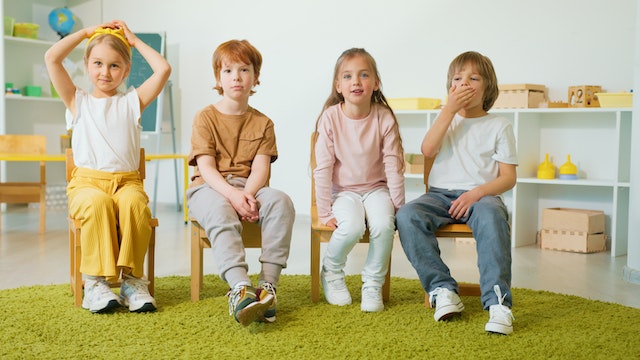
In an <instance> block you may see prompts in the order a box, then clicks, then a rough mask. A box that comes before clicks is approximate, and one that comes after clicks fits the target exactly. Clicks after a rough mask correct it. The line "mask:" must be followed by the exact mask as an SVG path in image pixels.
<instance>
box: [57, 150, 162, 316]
mask: <svg viewBox="0 0 640 360" xmlns="http://www.w3.org/2000/svg"><path fill="white" fill-rule="evenodd" d="M66 157H67V159H66V178H67V182H69V181H70V180H71V174H72V172H73V169H74V168H75V164H74V162H73V150H72V149H67V151H66ZM145 169H146V168H145V155H144V149H142V148H141V149H140V165H139V167H138V172H140V178H141V179H142V180H144V178H145ZM67 220H68V222H69V260H70V261H69V263H70V269H69V276H70V283H71V293H72V294H73V301H74V304H75V306H80V305H82V287H83V285H84V282H83V280H82V273H80V258H81V254H82V248H81V246H80V245H81V244H80V231H81V227H82V221H81V219H74V218H72V217H71V216H69V218H68V219H67ZM149 225H151V239H150V241H149V248H148V249H147V261H146V263H147V264H146V265H147V266H146V275H147V280H148V281H149V294H151V296H153V294H154V290H155V275H154V266H155V247H156V227H157V226H158V219H156V218H152V219H150V220H149ZM120 285H121V279H120V280H119V281H117V282H113V283H110V284H109V286H111V287H119V286H120Z"/></svg>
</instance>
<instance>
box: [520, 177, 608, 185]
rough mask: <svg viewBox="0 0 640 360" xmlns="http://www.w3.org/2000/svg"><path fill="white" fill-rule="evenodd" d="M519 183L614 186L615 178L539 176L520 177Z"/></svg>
mask: <svg viewBox="0 0 640 360" xmlns="http://www.w3.org/2000/svg"><path fill="white" fill-rule="evenodd" d="M517 182H518V184H541V185H567V186H608V187H612V186H614V184H615V182H614V181H613V180H606V179H602V180H587V179H577V180H561V179H548V180H547V179H538V178H518V180H517Z"/></svg>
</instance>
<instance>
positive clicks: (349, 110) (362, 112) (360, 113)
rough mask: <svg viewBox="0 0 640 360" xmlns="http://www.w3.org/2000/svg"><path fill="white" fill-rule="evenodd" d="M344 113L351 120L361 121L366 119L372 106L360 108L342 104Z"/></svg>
mask: <svg viewBox="0 0 640 360" xmlns="http://www.w3.org/2000/svg"><path fill="white" fill-rule="evenodd" d="M342 112H344V114H345V115H347V116H348V117H349V119H355V120H360V119H364V118H366V117H367V116H368V115H369V113H370V112H371V104H370V103H367V104H366V106H358V105H355V104H350V103H347V102H344V103H342Z"/></svg>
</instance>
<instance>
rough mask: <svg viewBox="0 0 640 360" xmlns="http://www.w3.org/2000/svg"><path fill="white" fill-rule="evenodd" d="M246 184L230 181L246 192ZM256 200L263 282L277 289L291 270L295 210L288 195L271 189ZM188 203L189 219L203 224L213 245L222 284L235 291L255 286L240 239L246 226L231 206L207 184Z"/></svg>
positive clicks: (194, 190) (192, 191) (194, 191)
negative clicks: (246, 285) (282, 276)
mask: <svg viewBox="0 0 640 360" xmlns="http://www.w3.org/2000/svg"><path fill="white" fill-rule="evenodd" d="M246 180H247V179H246V178H240V177H234V178H230V179H227V181H228V182H229V184H231V185H233V186H235V187H237V188H244V185H245V184H246ZM255 198H256V200H257V201H258V206H259V216H260V219H259V220H258V223H259V224H260V227H261V230H262V253H261V255H260V263H261V264H262V269H261V271H260V280H263V281H267V282H270V283H272V284H273V285H274V286H277V283H278V280H279V278H280V272H281V271H282V269H283V268H285V267H286V266H287V259H288V257H289V248H290V245H291V233H292V229H293V222H294V220H295V209H294V207H293V202H292V201H291V199H290V198H289V196H288V195H287V194H285V193H284V192H282V191H280V190H277V189H273V188H270V187H263V188H262V189H260V190H258V192H257V194H256V195H255ZM187 201H188V205H189V216H190V217H191V218H192V219H195V220H197V221H198V223H200V225H201V226H202V227H203V228H204V229H205V231H206V233H207V236H208V238H209V240H210V241H211V248H212V250H213V258H214V261H215V263H216V265H217V267H218V271H219V273H220V277H221V278H222V280H224V281H226V282H227V283H228V284H229V286H230V287H232V288H233V287H234V286H235V285H236V284H237V283H239V282H249V283H251V281H250V279H249V277H248V275H247V272H248V269H249V266H248V264H247V262H246V260H245V249H244V245H243V244H242V237H241V235H240V234H241V233H242V223H241V221H240V219H239V217H238V214H237V213H236V211H235V209H234V208H233V206H231V203H229V202H228V201H227V199H226V198H225V197H224V196H223V195H221V194H220V193H218V192H216V191H215V190H213V189H212V188H211V187H210V186H209V185H207V184H203V185H200V186H197V187H195V188H190V189H189V190H188V191H187Z"/></svg>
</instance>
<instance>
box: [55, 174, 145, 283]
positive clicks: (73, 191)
mask: <svg viewBox="0 0 640 360" xmlns="http://www.w3.org/2000/svg"><path fill="white" fill-rule="evenodd" d="M67 197H68V202H69V215H70V216H71V217H73V218H75V219H80V220H81V222H82V232H81V239H80V246H81V247H82V256H81V260H80V272H81V273H83V274H85V275H93V276H104V277H106V278H107V279H110V280H113V279H116V278H118V277H119V276H120V271H123V272H124V273H125V274H128V273H130V274H131V275H133V276H135V277H137V278H141V277H142V276H143V275H144V273H143V267H144V258H145V255H146V252H147V248H148V247H149V241H150V239H151V225H150V224H149V220H150V219H151V210H149V206H148V205H147V204H148V203H149V197H148V196H147V194H146V193H145V191H144V184H143V182H142V180H141V179H140V175H139V174H138V172H137V171H132V172H120V173H110V172H104V171H97V170H91V169H86V168H76V169H74V170H73V174H72V179H71V181H70V182H69V185H68V186H67Z"/></svg>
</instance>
